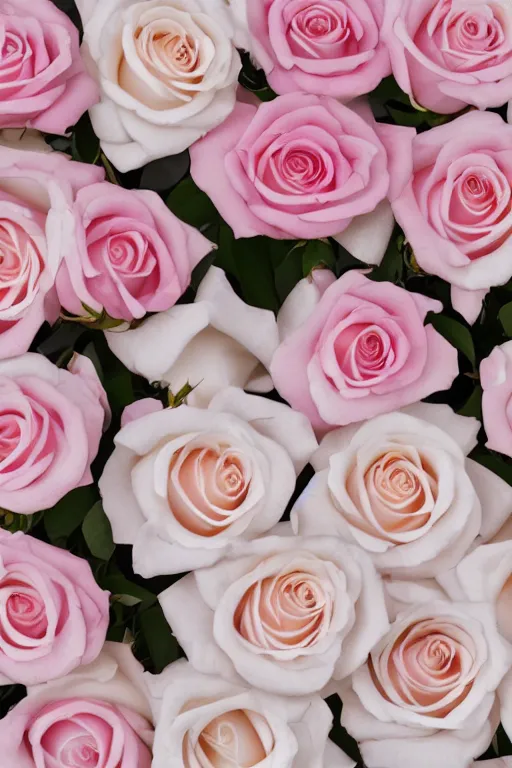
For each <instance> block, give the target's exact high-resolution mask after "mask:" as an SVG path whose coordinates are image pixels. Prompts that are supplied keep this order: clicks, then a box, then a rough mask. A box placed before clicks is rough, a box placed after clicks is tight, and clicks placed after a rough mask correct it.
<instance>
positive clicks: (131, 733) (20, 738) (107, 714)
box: [0, 643, 153, 768]
mask: <svg viewBox="0 0 512 768" xmlns="http://www.w3.org/2000/svg"><path fill="white" fill-rule="evenodd" d="M142 673H143V670H142V667H141V665H140V664H139V663H138V662H137V661H136V660H135V658H134V657H133V655H132V652H131V649H130V646H128V645H122V644H121V643H106V644H105V647H104V650H103V651H102V653H101V655H100V657H99V658H98V659H97V660H96V661H95V662H94V663H93V664H90V665H88V666H86V667H80V668H79V669H78V670H76V672H75V673H73V674H71V675H68V676H66V677H63V678H61V679H60V680H55V681H53V682H51V683H47V684H45V685H41V686H36V687H35V688H29V690H28V697H27V698H26V699H23V700H22V701H20V703H19V704H17V705H16V706H15V707H14V708H13V709H12V710H11V711H10V712H9V713H8V714H7V715H6V716H5V717H4V718H3V720H1V721H0V743H1V744H2V756H3V759H4V760H5V764H6V765H8V766H9V768H33V767H34V768H35V766H37V768H54V766H56V765H59V766H60V765H62V766H80V768H89V766H98V768H99V766H102V768H103V766H105V768H106V766H112V767H114V766H115V768H150V766H151V752H150V746H151V742H152V739H153V729H152V726H151V724H150V723H151V710H150V707H149V702H148V698H147V692H146V690H145V686H144V682H143V676H142Z"/></svg>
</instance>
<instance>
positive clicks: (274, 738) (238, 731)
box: [146, 660, 355, 768]
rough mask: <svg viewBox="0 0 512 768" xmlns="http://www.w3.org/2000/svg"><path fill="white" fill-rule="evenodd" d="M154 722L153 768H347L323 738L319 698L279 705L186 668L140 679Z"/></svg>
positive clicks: (325, 717)
mask: <svg viewBox="0 0 512 768" xmlns="http://www.w3.org/2000/svg"><path fill="white" fill-rule="evenodd" d="M146 684H147V686H148V690H149V692H150V694H151V704H152V707H153V711H154V715H155V743H154V746H153V754H154V757H153V768H198V766H205V768H210V767H211V766H212V767H213V768H217V767H219V768H220V767H221V766H223V765H225V766H228V765H229V766H233V768H245V766H251V767H252V766H260V765H261V766H265V765H268V766H269V768H270V766H276V768H277V767H278V766H279V768H300V766H306V765H307V766H308V768H353V766H354V765H355V763H354V761H353V760H350V759H349V758H348V757H347V756H346V755H345V754H344V753H343V752H342V751H341V750H340V749H339V748H338V747H336V746H335V744H333V742H331V741H330V740H329V739H328V734H329V730H330V728H331V725H332V715H331V711H330V710H329V707H328V706H327V704H325V702H323V701H322V699H321V698H320V697H319V696H313V697H311V698H285V697H281V696H274V695H271V694H268V693H264V692H263V691H259V690H257V689H253V688H248V687H247V686H243V685H236V684H234V683H229V682H226V681H225V680H222V678H219V677H216V676H211V675H203V674H201V673H200V672H197V671H196V670H194V669H193V667H192V666H191V665H190V664H188V663H187V662H186V661H184V660H181V661H178V662H175V663H174V664H171V665H170V666H169V667H167V669H165V670H164V672H163V673H162V674H161V675H155V676H150V675H146Z"/></svg>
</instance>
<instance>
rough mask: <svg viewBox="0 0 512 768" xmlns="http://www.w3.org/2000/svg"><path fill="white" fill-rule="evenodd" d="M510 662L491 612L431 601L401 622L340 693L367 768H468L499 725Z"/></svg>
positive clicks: (487, 607)
mask: <svg viewBox="0 0 512 768" xmlns="http://www.w3.org/2000/svg"><path fill="white" fill-rule="evenodd" d="M511 662H512V646H510V645H509V644H508V643H507V642H506V641H505V640H504V639H503V638H502V637H501V636H500V635H499V633H498V631H497V627H496V619H495V616H494V612H493V611H492V609H491V607H490V605H489V604H487V603H457V602H443V601H438V602H436V601H430V602H429V603H427V604H426V605H419V606H417V607H415V608H412V609H410V610H408V611H406V612H404V613H402V614H400V615H399V616H398V618H397V619H396V621H395V622H394V624H393V625H392V626H391V629H390V631H389V633H388V634H387V635H386V636H385V637H384V638H383V639H382V640H381V641H380V642H379V643H378V644H377V645H376V646H375V647H374V648H373V650H372V652H371V653H370V656H369V658H368V661H367V663H366V664H364V665H363V666H362V667H360V668H359V669H358V670H357V671H356V672H355V673H354V675H353V676H352V680H351V683H350V685H347V686H346V687H345V688H344V689H343V690H342V691H341V695H342V698H343V712H342V723H343V724H344V725H345V727H346V728H347V729H348V730H349V732H350V733H351V734H352V735H353V736H354V737H355V738H356V739H357V740H358V741H359V742H360V746H361V751H362V754H363V758H364V761H365V764H366V765H367V766H368V768H409V766H411V761H412V764H413V765H414V767H415V768H431V766H433V765H435V766H436V768H466V766H468V765H470V764H471V761H472V759H473V758H476V757H478V756H479V755H481V754H482V753H483V752H484V751H485V749H486V748H487V746H488V745H489V743H490V740H491V738H492V735H493V733H494V731H495V729H496V726H497V724H498V722H499V711H498V710H499V707H498V703H497V698H496V689H497V688H498V686H499V685H500V683H501V682H502V680H503V677H504V675H505V673H506V672H507V670H508V669H509V668H510V665H511ZM412 756H414V757H412Z"/></svg>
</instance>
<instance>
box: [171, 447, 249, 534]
mask: <svg viewBox="0 0 512 768" xmlns="http://www.w3.org/2000/svg"><path fill="white" fill-rule="evenodd" d="M250 483H251V472H250V468H249V467H248V466H247V463H246V462H245V460H244V457H243V456H242V455H241V454H240V453H239V452H237V451H236V450H234V449H233V448H231V447H230V446H227V445H219V447H218V449H214V448H212V447H204V448H191V447H190V446H185V447H184V448H182V449H180V450H179V451H177V452H176V453H175V454H174V456H173V458H172V461H171V464H170V468H169V480H168V492H167V493H168V501H169V506H170V508H171V511H172V513H173V515H174V517H175V518H176V519H177V520H178V522H179V523H180V524H181V525H182V526H183V527H184V528H186V529H187V530H189V531H191V532H192V533H195V534H197V535H200V536H216V535H217V534H219V533H221V532H222V531H224V530H225V529H226V528H227V527H228V526H229V525H230V524H231V523H232V522H233V515H236V512H237V510H239V508H240V507H241V505H242V504H243V503H244V501H245V499H246V498H247V495H248V493H249V489H250Z"/></svg>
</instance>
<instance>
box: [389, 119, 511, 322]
mask: <svg viewBox="0 0 512 768" xmlns="http://www.w3.org/2000/svg"><path fill="white" fill-rule="evenodd" d="M511 142H512V126H508V125H507V124H506V123H504V122H503V120H502V119H501V118H500V117H499V115H496V114H493V113H491V112H470V113H469V114H467V115H464V116H463V117H459V118H457V119H456V120H454V121H453V122H451V123H447V124H446V125H443V126H439V127H438V128H433V129H432V130H430V131H428V132H427V133H423V134H419V135H418V136H417V137H416V138H415V139H414V140H413V142H412V162H413V174H412V176H411V178H409V179H403V181H402V183H400V184H397V185H396V187H395V188H394V190H393V195H392V197H391V203H392V207H393V211H394V213H395V216H396V218H397V220H398V222H399V223H400V225H401V226H402V228H403V230H404V232H405V234H406V236H407V239H408V241H409V243H410V245H411V246H412V248H413V251H414V255H415V257H416V260H417V262H418V264H419V265H420V267H422V268H423V269H424V270H425V271H426V272H429V273H432V274H435V275H439V277H442V278H443V279H444V280H447V281H448V282H449V283H451V286H452V288H451V290H452V303H453V306H454V307H455V309H457V310H458V311H459V312H460V313H461V314H462V315H463V316H464V317H465V318H466V319H467V320H468V322H471V323H472V322H474V320H476V318H477V316H478V314H479V312H480V307H481V303H482V299H483V297H484V296H485V294H486V293H487V291H488V290H489V288H490V287H492V286H494V285H502V284H503V283H506V282H507V280H509V279H510V277H511V276H512V257H511V253H512V251H511V242H512V240H511V235H512V214H511V212H510V200H511V184H512V150H511V149H510V146H511ZM390 172H391V176H392V178H393V177H394V175H395V169H394V168H393V166H391V171H390ZM396 173H399V174H402V170H401V168H399V167H398V168H397V169H396Z"/></svg>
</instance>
